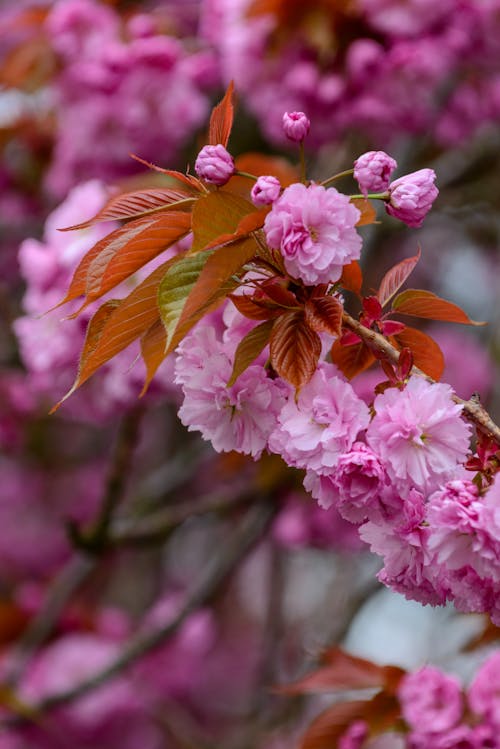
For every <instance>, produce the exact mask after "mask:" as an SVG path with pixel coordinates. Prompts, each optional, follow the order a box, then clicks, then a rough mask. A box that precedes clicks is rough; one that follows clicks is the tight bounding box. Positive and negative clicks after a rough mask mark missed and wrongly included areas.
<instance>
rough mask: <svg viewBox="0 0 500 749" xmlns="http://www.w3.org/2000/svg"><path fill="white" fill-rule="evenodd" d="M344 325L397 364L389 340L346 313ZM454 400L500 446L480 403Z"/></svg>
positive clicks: (415, 369)
mask: <svg viewBox="0 0 500 749" xmlns="http://www.w3.org/2000/svg"><path fill="white" fill-rule="evenodd" d="M342 321H343V324H344V325H345V326H346V327H347V328H349V329H350V330H352V331H353V332H354V333H357V335H358V336H359V337H360V338H361V339H362V340H363V341H364V342H365V343H366V344H367V345H368V346H369V347H370V348H371V349H372V350H375V351H377V352H379V353H382V354H384V356H386V357H387V359H388V360H389V361H390V362H392V363H393V364H397V363H398V361H399V354H400V352H399V351H398V349H397V348H395V347H394V346H393V345H392V344H391V343H389V341H388V340H387V338H384V336H383V335H381V334H380V333H376V332H375V331H374V330H371V329H370V328H367V327H365V326H364V325H362V323H360V322H359V321H358V320H355V319H354V318H353V317H351V316H350V315H348V314H347V312H344V313H343V315H342ZM411 371H412V374H416V375H419V376H420V377H425V379H426V380H427V381H428V382H434V380H433V379H432V377H429V376H428V375H426V374H425V372H422V370H421V369H418V367H412V370H411ZM453 400H454V401H455V403H458V404H459V405H460V406H462V408H463V413H464V416H465V417H466V418H467V419H468V420H469V421H472V422H474V424H475V425H476V426H477V427H478V428H479V429H480V430H481V431H483V432H485V433H486V434H487V435H489V436H491V437H493V438H494V439H495V441H496V442H497V443H498V444H499V445H500V427H499V426H498V425H497V424H495V422H494V421H493V419H492V418H491V416H490V415H489V413H488V412H487V411H486V409H485V408H483V406H482V405H481V404H480V403H479V401H477V400H475V399H474V398H471V399H470V400H467V401H466V400H462V398H459V397H458V396H457V395H453Z"/></svg>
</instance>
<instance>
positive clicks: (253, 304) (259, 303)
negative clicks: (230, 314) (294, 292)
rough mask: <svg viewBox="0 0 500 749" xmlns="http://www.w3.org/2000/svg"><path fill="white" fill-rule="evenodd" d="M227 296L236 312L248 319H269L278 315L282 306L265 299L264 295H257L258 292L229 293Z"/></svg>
mask: <svg viewBox="0 0 500 749" xmlns="http://www.w3.org/2000/svg"><path fill="white" fill-rule="evenodd" d="M229 298H230V299H231V301H232V303H233V304H234V306H235V307H236V309H237V310H238V312H240V313H241V314H242V315H244V316H245V317H248V318H250V320H269V319H271V318H274V317H278V316H279V315H281V314H282V312H283V308H282V307H279V306H278V305H277V304H276V303H275V302H272V301H270V300H267V297H265V296H264V295H262V296H259V295H258V292H257V293H256V294H254V295H252V296H251V295H250V294H231V295H230V297H229ZM266 300H267V301H266Z"/></svg>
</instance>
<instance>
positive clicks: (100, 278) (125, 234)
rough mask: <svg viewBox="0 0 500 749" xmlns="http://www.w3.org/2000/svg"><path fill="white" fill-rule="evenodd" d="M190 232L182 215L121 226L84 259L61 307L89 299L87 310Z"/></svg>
mask: <svg viewBox="0 0 500 749" xmlns="http://www.w3.org/2000/svg"><path fill="white" fill-rule="evenodd" d="M189 228H190V215H189V214H188V213H184V212H182V211H172V212H170V213H168V215H164V216H163V215H162V216H150V217H146V218H142V219H137V220H136V221H132V222H131V223H129V224H126V225H125V226H120V228H119V229H116V230H115V231H113V232H111V233H110V234H107V235H106V236H105V237H103V239H101V240H100V241H99V242H97V243H96V244H95V245H94V246H93V247H92V249H90V250H89V251H88V252H87V254H86V255H84V256H83V258H82V259H81V261H80V263H79V265H78V266H77V268H76V270H75V272H74V274H73V278H72V280H71V284H70V287H69V289H68V292H67V294H66V296H65V297H64V299H62V300H61V301H60V302H59V304H58V305H57V306H61V305H62V304H65V303H66V302H69V301H71V300H72V299H76V298H77V297H79V296H82V295H86V300H85V303H84V305H83V307H86V306H87V304H89V303H90V302H92V301H95V300H96V299H99V297H100V296H102V295H103V294H105V293H106V292H107V291H109V290H110V289H112V288H113V287H114V286H116V285H117V284H119V283H120V282H121V281H123V280H125V279H126V278H128V277H129V276H130V275H132V274H133V273H135V272H136V271H137V270H138V269H139V268H141V267H142V266H143V265H145V264H146V263H148V262H149V261H150V260H152V259H153V258H154V257H156V256H157V255H158V254H159V253H160V252H163V251H164V250H165V249H167V247H169V246H170V245H171V244H173V243H174V242H176V241H177V240H178V239H180V238H181V237H182V236H184V235H185V234H186V233H187V232H188V231H189ZM83 307H81V308H80V309H79V310H78V312H76V313H74V315H72V317H76V315H77V314H78V313H79V312H80V311H81V310H82V309H83Z"/></svg>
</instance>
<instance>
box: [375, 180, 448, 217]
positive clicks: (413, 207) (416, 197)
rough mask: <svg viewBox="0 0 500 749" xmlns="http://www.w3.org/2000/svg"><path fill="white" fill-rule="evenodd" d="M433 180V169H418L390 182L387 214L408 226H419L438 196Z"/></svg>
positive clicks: (386, 207) (386, 206) (386, 205)
mask: <svg viewBox="0 0 500 749" xmlns="http://www.w3.org/2000/svg"><path fill="white" fill-rule="evenodd" d="M435 179H436V173H435V172H434V170H433V169H419V170H418V172H412V173H411V174H405V175H404V177H400V178H399V179H396V180H394V182H391V184H390V185H389V195H390V197H389V201H388V202H387V203H386V204H385V209H386V211H387V213H389V214H390V215H391V216H394V218H398V219H399V220H400V221H404V223H405V224H407V225H408V226H413V227H419V226H421V225H422V222H423V220H424V218H425V217H426V215H427V214H428V212H429V211H430V209H431V208H432V204H433V203H434V201H435V200H436V198H437V196H438V194H439V190H438V189H437V187H436V186H435V184H434V180H435Z"/></svg>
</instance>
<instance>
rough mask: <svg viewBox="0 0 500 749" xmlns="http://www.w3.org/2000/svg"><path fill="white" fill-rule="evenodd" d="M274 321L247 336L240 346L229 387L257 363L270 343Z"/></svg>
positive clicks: (258, 326) (264, 324)
mask: <svg viewBox="0 0 500 749" xmlns="http://www.w3.org/2000/svg"><path fill="white" fill-rule="evenodd" d="M273 324H274V321H273V320H266V321H265V322H262V323H261V324H260V325H257V326H256V327H255V328H252V330H251V331H250V332H249V333H247V334H246V336H245V337H244V338H242V339H241V341H240V342H239V344H238V347H237V349H236V352H235V355H234V364H233V371H232V373H231V377H230V378H229V380H228V383H227V386H228V387H230V386H231V385H234V383H235V382H236V380H237V379H238V377H239V376H240V374H242V373H243V372H244V371H245V369H247V367H249V366H250V364H251V363H252V362H253V361H255V359H256V358H257V357H258V356H259V354H260V353H261V351H262V350H263V349H264V347H265V346H267V344H268V343H269V337H270V335H271V330H272V327H273Z"/></svg>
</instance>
